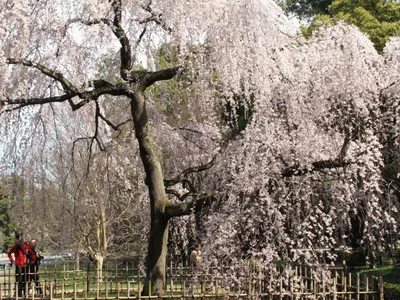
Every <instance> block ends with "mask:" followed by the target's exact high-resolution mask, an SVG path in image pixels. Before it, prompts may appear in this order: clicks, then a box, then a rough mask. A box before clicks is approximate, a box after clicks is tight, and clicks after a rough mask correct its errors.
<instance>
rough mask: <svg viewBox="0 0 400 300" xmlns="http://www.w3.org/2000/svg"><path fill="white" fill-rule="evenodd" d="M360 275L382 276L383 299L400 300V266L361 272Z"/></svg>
mask: <svg viewBox="0 0 400 300" xmlns="http://www.w3.org/2000/svg"><path fill="white" fill-rule="evenodd" d="M359 273H360V274H368V275H372V276H376V277H379V276H382V279H383V288H384V291H385V299H400V265H390V266H382V267H379V268H376V269H369V270H362V271H360V272H359Z"/></svg>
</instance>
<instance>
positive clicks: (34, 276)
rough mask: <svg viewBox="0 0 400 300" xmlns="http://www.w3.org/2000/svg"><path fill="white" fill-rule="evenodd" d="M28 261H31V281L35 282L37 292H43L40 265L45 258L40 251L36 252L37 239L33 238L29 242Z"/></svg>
mask: <svg viewBox="0 0 400 300" xmlns="http://www.w3.org/2000/svg"><path fill="white" fill-rule="evenodd" d="M27 256H28V261H29V281H30V282H32V281H34V282H35V285H36V293H38V294H41V293H42V288H41V287H40V283H39V265H40V261H41V260H42V259H43V258H44V257H43V256H42V255H40V252H36V240H35V239H31V240H30V241H29V243H28V252H27Z"/></svg>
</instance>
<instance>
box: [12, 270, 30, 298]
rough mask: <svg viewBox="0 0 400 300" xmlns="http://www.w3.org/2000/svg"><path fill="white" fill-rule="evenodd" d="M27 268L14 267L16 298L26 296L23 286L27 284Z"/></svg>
mask: <svg viewBox="0 0 400 300" xmlns="http://www.w3.org/2000/svg"><path fill="white" fill-rule="evenodd" d="M26 271H27V267H26V266H22V267H20V266H16V267H15V282H18V297H22V294H25V295H26V291H25V285H26V282H27V279H28V278H27V276H28V274H27V272H26Z"/></svg>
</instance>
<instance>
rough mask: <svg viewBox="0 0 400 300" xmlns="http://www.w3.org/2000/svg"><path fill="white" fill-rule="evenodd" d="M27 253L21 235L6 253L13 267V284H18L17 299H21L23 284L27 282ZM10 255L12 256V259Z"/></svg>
mask: <svg viewBox="0 0 400 300" xmlns="http://www.w3.org/2000/svg"><path fill="white" fill-rule="evenodd" d="M27 251H28V249H27V245H26V244H25V243H24V237H23V236H22V235H19V236H18V241H17V243H15V244H14V246H12V247H11V249H10V250H9V251H8V258H9V260H10V262H11V263H12V264H14V265H15V282H17V283H18V296H19V297H22V294H23V291H24V290H25V283H26V282H27V280H26V279H27V265H28V259H27V257H26V253H27ZM12 254H14V257H13V256H12ZM25 294H26V293H25Z"/></svg>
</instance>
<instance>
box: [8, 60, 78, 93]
mask: <svg viewBox="0 0 400 300" xmlns="http://www.w3.org/2000/svg"><path fill="white" fill-rule="evenodd" d="M6 63H7V64H9V65H23V66H27V67H32V68H35V69H38V70H39V71H40V72H42V73H43V74H44V75H46V76H48V77H51V78H53V79H55V80H57V81H58V82H60V83H61V84H62V85H63V87H64V88H65V89H66V90H67V91H68V92H70V93H73V94H77V93H78V89H77V88H76V87H74V86H73V84H72V83H71V82H70V81H69V80H68V79H67V78H65V77H64V75H62V74H61V73H60V72H57V71H54V70H51V69H48V68H46V67H45V66H42V65H41V64H38V63H36V62H32V61H29V60H26V59H16V58H7V60H6Z"/></svg>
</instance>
